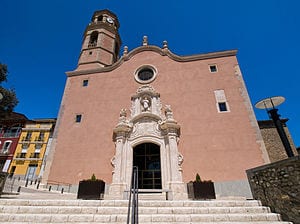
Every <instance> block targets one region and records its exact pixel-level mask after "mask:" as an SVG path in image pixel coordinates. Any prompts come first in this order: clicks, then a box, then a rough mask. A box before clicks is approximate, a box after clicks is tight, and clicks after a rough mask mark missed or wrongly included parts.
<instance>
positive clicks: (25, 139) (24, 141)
mask: <svg viewBox="0 0 300 224" xmlns="http://www.w3.org/2000/svg"><path fill="white" fill-rule="evenodd" d="M30 141H31V137H29V136H26V137H23V138H22V139H21V140H20V142H21V143H29V142H30Z"/></svg>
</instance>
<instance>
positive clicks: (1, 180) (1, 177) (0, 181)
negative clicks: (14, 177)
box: [0, 172, 7, 195]
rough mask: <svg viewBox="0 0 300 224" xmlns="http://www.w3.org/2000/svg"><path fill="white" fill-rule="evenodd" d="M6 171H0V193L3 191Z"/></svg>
mask: <svg viewBox="0 0 300 224" xmlns="http://www.w3.org/2000/svg"><path fill="white" fill-rule="evenodd" d="M6 177H7V173H6V172H0V195H1V194H2V192H3V189H4V185H5V181H6Z"/></svg>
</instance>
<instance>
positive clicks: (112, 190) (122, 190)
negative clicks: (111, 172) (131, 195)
mask: <svg viewBox="0 0 300 224" xmlns="http://www.w3.org/2000/svg"><path fill="white" fill-rule="evenodd" d="M127 191H128V190H127V184H125V183H119V184H111V185H110V186H109V189H108V190H107V192H105V194H104V199H105V200H122V199H126V192H127Z"/></svg>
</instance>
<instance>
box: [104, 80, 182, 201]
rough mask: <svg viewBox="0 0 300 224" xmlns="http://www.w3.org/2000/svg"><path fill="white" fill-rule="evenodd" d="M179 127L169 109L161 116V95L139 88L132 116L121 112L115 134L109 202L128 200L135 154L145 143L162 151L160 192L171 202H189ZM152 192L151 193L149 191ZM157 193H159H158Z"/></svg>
mask: <svg viewBox="0 0 300 224" xmlns="http://www.w3.org/2000/svg"><path fill="white" fill-rule="evenodd" d="M179 137H180V125H178V124H177V122H176V120H174V118H173V111H172V109H171V106H170V105H167V106H166V107H165V109H164V113H162V105H161V101H160V94H159V93H157V92H156V91H155V90H154V89H153V87H152V86H150V85H144V86H141V87H139V88H138V90H137V92H136V94H134V95H133V96H132V97H131V115H130V117H127V112H126V110H125V109H121V112H120V118H119V122H118V124H117V125H116V127H115V128H114V130H113V141H114V142H115V147H116V151H115V155H114V157H113V158H112V160H111V163H112V166H113V167H112V168H113V169H112V170H113V173H112V175H113V178H112V184H111V185H110V187H109V192H108V195H106V196H105V197H106V198H107V199H125V198H126V195H127V193H128V191H129V188H130V182H131V173H132V166H133V150H134V148H135V147H136V146H138V145H140V144H144V143H146V144H147V143H152V144H155V145H157V146H159V148H160V170H159V171H160V175H161V177H160V178H161V189H159V191H160V190H161V192H168V197H169V199H173V200H179V199H187V193H186V186H185V184H184V183H183V181H182V167H181V165H182V163H183V156H182V155H181V154H180V153H179V151H178V147H177V146H178V141H179ZM147 190H150V191H151V189H147ZM155 190H157V189H155Z"/></svg>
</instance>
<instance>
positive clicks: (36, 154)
mask: <svg viewBox="0 0 300 224" xmlns="http://www.w3.org/2000/svg"><path fill="white" fill-rule="evenodd" d="M39 158H40V153H31V154H30V159H39Z"/></svg>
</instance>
